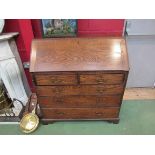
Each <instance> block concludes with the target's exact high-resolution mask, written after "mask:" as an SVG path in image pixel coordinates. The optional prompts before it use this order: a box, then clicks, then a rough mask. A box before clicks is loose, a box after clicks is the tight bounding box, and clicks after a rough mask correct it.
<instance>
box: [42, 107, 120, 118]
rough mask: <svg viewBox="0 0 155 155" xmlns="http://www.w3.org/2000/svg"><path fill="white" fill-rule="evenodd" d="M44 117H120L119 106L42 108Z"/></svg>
mask: <svg viewBox="0 0 155 155" xmlns="http://www.w3.org/2000/svg"><path fill="white" fill-rule="evenodd" d="M42 113H43V119H105V118H118V115H119V108H71V109H67V108H63V109H42Z"/></svg>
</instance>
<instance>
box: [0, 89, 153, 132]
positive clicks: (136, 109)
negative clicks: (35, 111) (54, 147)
mask: <svg viewBox="0 0 155 155" xmlns="http://www.w3.org/2000/svg"><path fill="white" fill-rule="evenodd" d="M154 90H155V89H152V88H141V89H139V88H134V89H132V90H131V89H127V90H126V92H125V94H124V100H123V104H122V108H121V111H120V123H119V124H112V123H107V122H104V121H74V122H69V121H68V122H55V123H54V124H50V125H42V124H40V126H39V128H38V129H37V130H36V131H35V132H34V133H32V134H35V135H146V134H147V135H148V134H149V135H152V134H155V119H154V118H155V91H154ZM148 96H149V97H148ZM0 134H1V135H3V134H5V135H10V134H11V135H19V134H23V133H22V132H21V131H20V129H19V125H18V124H4V125H2V124H1V125H0Z"/></svg>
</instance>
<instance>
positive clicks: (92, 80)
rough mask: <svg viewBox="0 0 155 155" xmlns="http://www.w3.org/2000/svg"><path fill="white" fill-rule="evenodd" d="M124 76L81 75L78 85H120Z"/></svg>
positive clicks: (104, 74)
mask: <svg viewBox="0 0 155 155" xmlns="http://www.w3.org/2000/svg"><path fill="white" fill-rule="evenodd" d="M123 80H124V74H108V73H100V74H81V75H80V84H121V83H123Z"/></svg>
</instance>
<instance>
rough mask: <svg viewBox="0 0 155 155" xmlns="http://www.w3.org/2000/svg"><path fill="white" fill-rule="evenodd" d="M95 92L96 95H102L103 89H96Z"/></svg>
mask: <svg viewBox="0 0 155 155" xmlns="http://www.w3.org/2000/svg"><path fill="white" fill-rule="evenodd" d="M96 91H97V93H103V92H104V90H103V89H97V90H96Z"/></svg>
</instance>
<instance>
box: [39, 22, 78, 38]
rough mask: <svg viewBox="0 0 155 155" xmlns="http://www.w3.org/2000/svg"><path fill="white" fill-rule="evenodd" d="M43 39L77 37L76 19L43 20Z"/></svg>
mask: <svg viewBox="0 0 155 155" xmlns="http://www.w3.org/2000/svg"><path fill="white" fill-rule="evenodd" d="M42 29H43V37H72V36H76V31H77V20H76V19H42Z"/></svg>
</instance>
